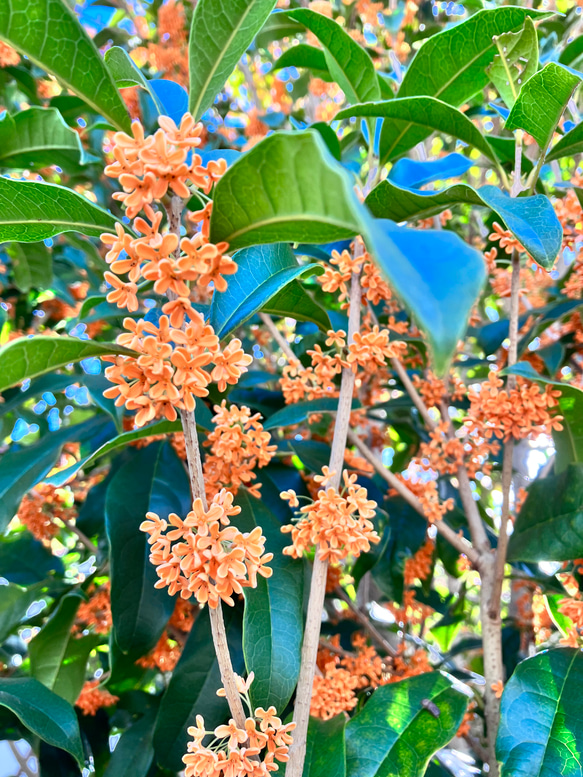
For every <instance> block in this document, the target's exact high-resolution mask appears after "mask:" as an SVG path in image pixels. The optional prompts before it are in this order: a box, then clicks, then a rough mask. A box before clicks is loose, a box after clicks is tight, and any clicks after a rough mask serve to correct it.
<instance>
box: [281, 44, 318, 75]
mask: <svg viewBox="0 0 583 777" xmlns="http://www.w3.org/2000/svg"><path fill="white" fill-rule="evenodd" d="M273 67H274V70H281V68H284V67H305V68H308V69H309V70H311V71H312V73H315V74H317V75H318V76H319V77H320V78H321V77H322V75H324V76H327V77H328V78H330V73H329V72H328V63H327V61H326V55H325V53H324V52H323V51H322V49H317V48H316V47H315V46H308V44H307V43H300V44H299V45H298V46H291V47H290V48H289V49H287V51H284V52H283V54H282V55H281V57H279V59H277V60H276V61H275V63H274V66H273Z"/></svg>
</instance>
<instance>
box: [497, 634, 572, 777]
mask: <svg viewBox="0 0 583 777" xmlns="http://www.w3.org/2000/svg"><path fill="white" fill-rule="evenodd" d="M582 683H583V654H582V653H581V651H580V650H577V649H576V648H559V649H557V650H546V651H544V652H543V653H539V654H538V655H537V656H533V657H532V658H527V659H526V660H525V661H523V662H522V663H520V664H519V665H518V667H517V668H516V670H515V672H514V674H513V675H512V677H511V678H510V680H509V681H508V684H507V685H506V688H505V689H504V693H503V694H502V707H501V721H500V728H499V729H498V737H497V740H496V755H497V757H498V760H499V761H501V763H502V770H501V775H502V777H518V775H528V777H551V775H552V777H555V775H559V774H562V775H572V776H573V777H575V775H578V774H581V763H580V758H579V743H580V742H581V741H583V721H582V718H581V693H580V688H581V684H582Z"/></svg>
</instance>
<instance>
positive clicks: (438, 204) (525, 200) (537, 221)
mask: <svg viewBox="0 0 583 777" xmlns="http://www.w3.org/2000/svg"><path fill="white" fill-rule="evenodd" d="M365 202H366V204H367V205H368V207H369V208H370V210H371V212H372V213H373V215H375V216H377V217H378V218H389V219H391V220H393V221H397V222H400V221H409V220H417V219H422V218H427V217H428V216H432V215H434V214H436V213H440V212H441V211H443V210H445V208H450V207H452V206H453V205H457V204H466V205H483V206H485V207H487V208H490V210H492V211H493V212H494V213H495V214H496V215H497V216H498V218H499V219H501V220H502V221H503V222H504V224H505V225H506V227H507V228H508V229H509V230H510V231H511V232H512V233H513V235H514V236H515V237H516V238H517V239H518V240H519V241H520V242H521V243H522V245H523V246H524V247H525V249H526V250H527V251H528V253H529V254H530V255H531V256H532V258H533V259H534V260H535V261H536V262H537V264H539V265H540V266H541V267H543V268H544V269H545V270H550V269H551V268H552V266H553V264H554V262H555V259H556V258H557V256H558V254H559V252H560V251H561V248H562V242H563V228H562V226H561V223H560V221H559V219H558V218H557V215H556V213H555V211H554V208H553V206H552V204H551V202H550V200H549V199H548V197H546V196H545V195H543V194H535V195H534V196H532V197H509V196H508V195H507V194H505V193H504V192H501V191H500V189H498V188H497V187H496V186H481V187H480V188H479V189H473V188H472V187H471V186H468V185H467V184H465V183H459V184H454V185H453V186H450V187H449V188H447V189H444V190H442V191H439V192H421V191H417V190H412V189H401V188H400V187H398V186H395V184H393V183H392V182H391V181H389V180H388V179H385V180H384V181H381V183H380V184H379V185H378V186H376V187H375V188H374V189H373V190H372V191H371V193H370V194H369V195H368V197H367V198H366V200H365Z"/></svg>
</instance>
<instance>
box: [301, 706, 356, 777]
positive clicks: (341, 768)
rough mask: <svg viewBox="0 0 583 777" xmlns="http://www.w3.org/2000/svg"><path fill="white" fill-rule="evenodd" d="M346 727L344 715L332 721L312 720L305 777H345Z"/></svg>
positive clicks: (305, 762)
mask: <svg viewBox="0 0 583 777" xmlns="http://www.w3.org/2000/svg"><path fill="white" fill-rule="evenodd" d="M345 726H346V718H345V716H344V715H336V717H335V718H331V719H330V720H319V719H318V718H310V724H309V726H308V739H307V742H306V760H305V761H304V775H303V777H332V775H334V777H345V775H346V748H345V745H344V728H345Z"/></svg>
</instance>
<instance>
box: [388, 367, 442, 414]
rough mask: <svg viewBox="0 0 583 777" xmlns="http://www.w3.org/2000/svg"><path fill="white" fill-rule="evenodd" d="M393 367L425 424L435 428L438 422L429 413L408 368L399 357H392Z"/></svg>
mask: <svg viewBox="0 0 583 777" xmlns="http://www.w3.org/2000/svg"><path fill="white" fill-rule="evenodd" d="M391 367H392V368H393V369H394V370H395V372H396V373H397V375H398V376H399V380H400V381H401V383H402V384H403V387H404V389H405V391H406V392H407V394H409V396H410V397H411V401H412V402H413V404H414V405H415V407H416V408H417V410H418V411H419V415H420V416H421V418H422V419H423V420H424V421H425V425H426V426H427V427H428V428H429V429H435V427H436V426H437V424H436V423H435V421H434V420H433V418H432V417H431V416H430V415H429V410H428V409H427V407H426V406H425V402H424V401H423V400H422V399H421V397H420V395H419V392H418V391H417V389H416V388H415V386H414V385H413V381H412V380H411V378H410V377H409V376H408V375H407V370H406V369H405V368H404V367H403V365H402V364H401V362H400V361H399V359H397V358H396V357H394V358H392V359H391Z"/></svg>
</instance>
